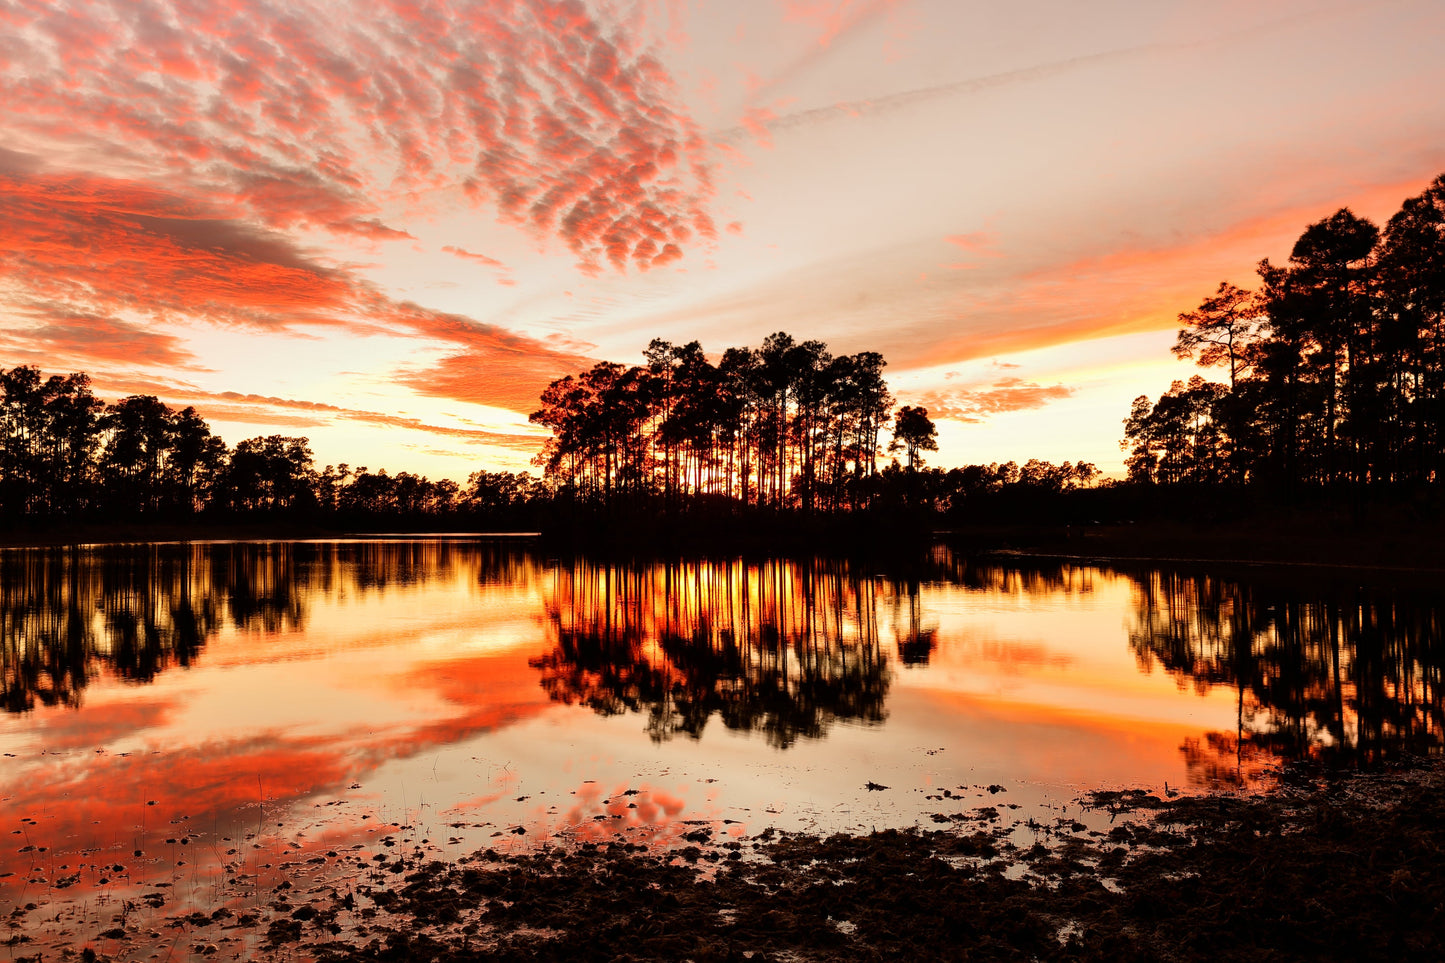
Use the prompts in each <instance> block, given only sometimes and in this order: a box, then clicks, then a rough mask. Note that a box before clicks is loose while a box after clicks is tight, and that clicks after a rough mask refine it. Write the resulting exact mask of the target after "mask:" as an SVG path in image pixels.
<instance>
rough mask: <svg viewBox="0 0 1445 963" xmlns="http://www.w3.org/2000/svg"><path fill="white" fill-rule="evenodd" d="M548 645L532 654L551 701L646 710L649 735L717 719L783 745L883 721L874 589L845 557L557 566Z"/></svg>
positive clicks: (692, 728) (610, 710)
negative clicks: (834, 727)
mask: <svg viewBox="0 0 1445 963" xmlns="http://www.w3.org/2000/svg"><path fill="white" fill-rule="evenodd" d="M546 611H547V618H548V620H549V622H550V624H551V630H552V632H553V633H554V635H555V646H554V648H553V650H552V651H551V652H549V653H547V654H546V655H544V656H541V657H539V658H537V659H534V660H533V661H532V665H533V666H534V667H536V668H538V669H540V670H541V672H542V686H543V688H545V689H546V691H547V692H548V694H549V695H550V696H551V697H552V698H554V699H557V700H558V701H561V702H566V703H569V704H572V703H578V704H582V705H586V706H590V707H591V708H592V709H594V710H596V711H597V712H599V713H603V714H607V715H614V714H618V713H623V712H645V713H646V714H647V731H648V733H649V734H650V735H651V736H652V738H653V739H654V740H658V741H660V740H663V739H667V738H670V737H672V736H674V735H676V734H678V733H683V734H686V735H688V736H691V737H693V738H697V737H699V736H700V735H701V734H702V731H703V728H704V726H705V725H706V724H707V722H708V720H709V719H711V718H712V716H713V715H714V714H715V715H717V716H718V718H719V719H720V720H721V721H722V723H723V725H725V726H727V727H728V728H730V729H739V730H756V731H761V732H763V733H765V734H766V736H767V739H768V741H769V743H771V744H773V745H775V746H778V747H786V746H789V745H792V744H793V743H794V742H795V741H796V740H797V739H798V738H800V737H802V738H818V737H820V736H822V735H823V734H824V732H825V731H826V730H827V728H828V726H829V725H830V724H831V723H832V722H833V721H835V720H840V719H841V720H849V721H853V722H862V723H877V722H881V721H882V720H883V718H884V699H885V697H886V695H887V692H888V682H889V668H888V660H887V658H886V657H885V656H884V654H883V653H882V652H881V651H880V648H879V644H878V612H877V594H876V592H875V590H874V587H873V585H872V583H871V580H870V579H868V578H867V577H860V576H859V575H857V574H856V573H854V572H853V571H852V570H850V568H849V566H848V565H847V564H846V563H844V562H839V561H827V560H821V559H820V560H813V561H807V562H793V561H767V562H757V563H752V562H743V561H737V560H734V561H715V562H714V561H701V562H682V563H659V564H655V565H634V566H626V565H611V564H597V563H592V562H588V561H584V560H578V561H575V562H572V563H569V564H563V565H559V566H557V567H556V568H555V569H554V570H553V572H552V579H551V586H550V589H549V590H548V593H547V597H546Z"/></svg>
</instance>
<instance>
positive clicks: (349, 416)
mask: <svg viewBox="0 0 1445 963" xmlns="http://www.w3.org/2000/svg"><path fill="white" fill-rule="evenodd" d="M97 384H98V386H99V387H101V388H111V389H115V388H119V390H121V391H123V392H130V393H136V394H153V395H156V396H158V397H160V398H161V399H162V400H164V401H166V402H167V403H169V404H171V405H173V406H177V407H182V406H186V405H190V406H193V407H195V409H196V410H197V411H199V412H200V413H201V415H202V416H203V417H205V418H206V419H208V420H220V421H238V422H243V423H248V424H258V425H286V426H288V427H291V428H299V429H305V428H317V427H322V426H325V425H330V424H333V423H335V422H337V421H355V422H361V423H363V424H369V425H375V426H377V427H381V428H401V429H404V430H407V431H417V432H421V433H423V434H428V435H434V436H437V437H442V438H451V439H454V440H457V441H461V442H464V443H466V444H471V445H496V446H499V447H503V448H509V449H513V450H516V451H524V452H533V451H536V449H537V448H538V446H539V444H540V442H541V438H540V437H539V436H538V435H535V434H526V433H514V432H499V431H490V430H487V429H484V428H465V427H456V426H451V425H434V424H431V423H428V422H426V421H423V420H422V419H420V418H413V417H409V416H407V415H397V414H391V413H388V412H382V411H368V410H366V409H363V408H345V407H342V406H340V405H333V404H328V403H326V402H323V401H307V400H304V399H297V398H279V397H275V396H272V395H258V394H247V393H242V392H239V391H201V390H199V389H196V388H193V387H191V386H188V385H182V384H169V383H165V382H134V381H131V382H126V381H117V382H109V381H104V380H102V381H98V382H97ZM487 403H493V402H487ZM527 404H530V405H532V406H533V407H535V405H536V398H533V399H531V401H530V402H528V403H527Z"/></svg>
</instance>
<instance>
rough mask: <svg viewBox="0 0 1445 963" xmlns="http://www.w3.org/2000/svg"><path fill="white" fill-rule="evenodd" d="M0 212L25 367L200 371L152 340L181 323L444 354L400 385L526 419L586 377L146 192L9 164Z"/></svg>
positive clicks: (503, 335)
mask: <svg viewBox="0 0 1445 963" xmlns="http://www.w3.org/2000/svg"><path fill="white" fill-rule="evenodd" d="M0 208H3V209H4V210H5V211H6V212H7V217H6V218H5V219H4V220H3V221H0V261H3V262H4V263H5V264H6V265H7V270H6V272H5V274H4V275H3V276H0V291H4V292H5V293H6V294H7V295H8V299H9V301H10V303H11V305H12V311H13V312H14V314H15V315H16V316H18V317H19V318H23V319H28V320H30V321H31V322H32V324H31V325H30V326H28V327H17V328H12V329H10V330H8V331H6V332H4V333H3V334H0V345H5V346H7V347H8V348H10V349H11V350H13V351H15V352H17V353H20V354H23V355H24V358H25V360H36V361H38V362H40V363H44V364H48V365H53V364H55V363H56V362H60V363H62V364H64V365H70V366H74V367H77V368H94V367H97V366H98V367H102V368H104V367H107V366H116V367H120V366H125V367H130V368H132V369H133V368H135V367H136V366H137V365H140V366H152V367H164V368H176V367H190V366H194V363H195V359H194V357H193V356H192V355H191V353H190V352H189V351H188V350H187V349H186V348H185V347H184V344H183V342H182V340H181V338H179V337H178V336H176V335H173V334H169V333H166V332H164V331H161V330H159V329H158V327H157V325H162V324H166V323H168V322H172V321H175V320H199V321H204V322H208V323H211V324H217V325H223V326H231V327H252V328H261V329H265V330H270V331H294V330H295V329H296V328H297V327H298V326H303V325H325V326H329V327H346V328H347V329H348V330H350V331H352V332H354V333H357V334H365V335H378V334H382V335H391V336H395V337H407V338H423V339H426V340H430V341H439V342H443V343H447V344H450V345H453V346H455V347H456V348H458V349H460V350H459V353H458V354H456V355H454V356H452V357H451V358H449V359H447V361H446V362H444V363H443V365H442V366H441V367H442V369H443V370H441V371H439V372H438V374H439V375H440V376H441V377H440V378H433V377H430V376H428V375H427V374H426V373H420V374H419V373H416V372H406V373H403V375H402V376H401V378H400V380H401V381H402V383H404V384H408V385H411V386H413V387H415V388H417V390H420V391H422V392H423V393H424V394H428V395H434V396H441V397H451V398H458V399H460V400H467V401H476V402H479V403H482V404H489V405H497V406H501V407H506V408H511V409H513V410H516V411H520V412H528V411H531V410H532V408H534V407H535V406H536V401H537V397H538V396H539V395H540V394H541V390H542V388H543V387H545V386H546V384H547V383H548V382H549V381H551V380H553V379H554V378H557V377H560V376H561V375H563V374H565V373H569V372H571V371H575V370H577V369H578V368H580V367H585V366H586V365H587V364H588V363H589V362H588V361H587V359H585V358H582V357H580V356H579V355H577V354H576V353H574V352H571V351H559V350H557V349H555V348H553V347H552V346H550V345H548V344H547V343H545V342H542V341H538V340H536V339H533V338H528V337H525V336H523V335H519V334H516V333H514V332H510V331H506V330H504V329H501V328H498V327H496V326H494V325H488V324H482V323H479V322H476V321H473V320H472V319H470V318H466V317H464V316H461V315H454V314H446V313H443V312H437V311H432V310H429V309H426V308H423V307H420V306H418V305H415V304H411V303H408V302H399V301H395V300H393V299H391V298H389V297H387V296H386V295H384V294H382V293H381V292H379V291H377V290H376V289H375V288H374V287H372V286H371V285H369V284H368V283H367V282H365V281H363V280H361V279H360V278H358V277H356V276H355V275H353V274H351V273H349V272H347V271H345V270H342V269H340V268H334V267H330V266H326V265H323V264H320V263H318V262H317V261H316V260H314V259H313V258H311V257H309V256H308V255H306V254H304V253H303V252H302V251H301V250H300V249H299V248H298V247H297V246H296V245H295V244H293V243H292V242H291V241H290V240H289V239H287V238H286V237H285V236H284V235H281V234H278V233H277V232H275V231H273V230H271V229H269V228H265V227H261V226H257V225H254V224H252V223H250V222H248V221H246V220H242V219H239V218H236V217H228V216H225V212H224V210H222V209H217V208H215V207H213V206H211V205H208V204H205V203H202V202H199V201H196V200H191V199H188V198H185V197H181V196H178V195H175V194H172V193H169V192H166V191H162V190H159V189H157V188H153V187H150V186H148V185H145V184H142V183H137V182H131V181H123V180H117V179H113V178H100V177H94V176H87V175H64V174H57V173H52V172H48V171H46V170H44V169H43V168H41V167H40V165H39V164H38V162H35V161H33V159H27V158H24V157H23V156H21V155H18V154H15V153H14V152H8V153H7V154H5V155H0ZM674 256H681V255H680V252H678V251H677V249H676V247H675V246H672V245H668V247H667V248H664V249H663V250H662V251H659V252H657V253H655V254H654V255H653V256H652V261H653V262H661V263H665V262H666V260H667V259H669V258H672V257H674ZM122 315H123V316H126V318H124V319H123V318H122V317H121V316H122ZM129 318H137V319H143V321H144V322H149V323H142V321H138V320H129ZM458 372H465V374H461V375H458ZM167 394H168V395H170V396H173V395H174V393H173V392H168V393H167ZM228 400H232V401H233V400H234V399H228ZM333 410H334V411H336V412H338V413H340V412H341V409H333ZM230 414H232V415H238V414H240V413H239V412H237V411H235V410H233V411H231V412H230ZM378 417H380V416H378V415H376V414H375V413H367V414H366V415H365V416H364V418H365V419H369V420H373V421H375V420H376V419H377V418H378ZM403 420H404V419H401V420H394V421H393V422H392V423H393V424H395V425H397V426H402V424H401V423H402V421H403ZM283 423H288V424H314V423H315V422H314V421H300V422H298V421H297V420H296V419H295V418H294V417H292V418H291V420H290V421H287V422H283ZM407 427H418V428H423V429H424V430H428V431H432V432H433V433H436V432H443V433H445V432H446V431H447V429H441V428H436V427H434V426H422V425H420V423H417V424H415V425H407ZM484 434H486V433H481V432H479V433H477V437H480V436H481V435H484ZM492 437H502V436H492ZM511 440H512V441H515V440H516V439H511Z"/></svg>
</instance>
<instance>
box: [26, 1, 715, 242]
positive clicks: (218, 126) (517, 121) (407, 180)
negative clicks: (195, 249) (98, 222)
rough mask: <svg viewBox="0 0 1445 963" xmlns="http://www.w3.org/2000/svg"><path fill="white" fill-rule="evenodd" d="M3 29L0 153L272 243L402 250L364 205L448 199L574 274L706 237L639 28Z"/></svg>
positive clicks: (310, 9)
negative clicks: (245, 222) (125, 181)
mask: <svg viewBox="0 0 1445 963" xmlns="http://www.w3.org/2000/svg"><path fill="white" fill-rule="evenodd" d="M3 16H4V19H5V21H6V24H7V31H6V32H7V33H8V34H9V36H10V37H11V38H12V40H11V42H9V43H4V44H0V101H3V102H4V103H5V104H6V112H5V117H4V118H3V120H0V133H3V134H4V135H5V139H6V140H7V141H8V142H9V143H11V144H29V145H32V146H33V147H35V148H40V147H44V148H45V149H47V150H56V149H63V150H64V151H65V152H66V153H67V155H68V156H76V155H77V154H78V153H84V154H88V155H90V156H94V157H97V158H104V159H105V162H106V163H107V164H111V163H113V164H124V165H125V167H126V168H127V169H128V170H131V171H143V172H146V173H147V175H148V176H151V177H157V178H160V177H163V178H165V179H166V182H167V183H168V184H170V185H172V186H173V187H174V188H175V189H176V190H177V191H178V192H182V193H187V194H191V195H193V196H201V197H205V198H207V199H208V200H210V201H212V202H217V203H220V202H226V203H228V204H234V205H236V206H237V207H238V208H240V209H241V211H243V212H244V213H245V215H246V216H247V217H248V218H250V219H255V220H256V221H258V222H259V223H261V224H263V225H266V226H269V227H272V228H277V229H290V228H293V227H309V228H313V229H320V230H327V231H331V232H333V233H336V234H338V235H342V236H360V237H363V238H367V239H371V240H386V239H400V238H405V237H409V236H410V235H408V234H407V233H406V232H405V231H402V230H400V229H398V228H396V227H394V226H392V225H388V224H386V223H384V222H383V221H382V220H381V219H380V211H381V205H382V202H383V201H386V202H391V203H389V204H388V208H390V207H392V206H394V204H395V203H404V204H405V203H409V202H410V200H411V199H412V198H415V197H419V196H423V193H424V192H425V191H428V190H431V189H434V188H446V187H453V186H464V187H465V188H466V189H467V196H469V197H470V198H471V199H472V200H473V202H474V203H475V204H477V205H478V206H479V207H484V208H485V209H487V210H489V211H491V212H493V213H496V214H499V215H500V216H501V217H502V218H503V219H504V220H507V221H511V222H513V223H516V224H518V225H520V226H524V227H526V228H528V229H530V230H532V231H534V232H536V233H537V234H539V235H541V236H551V237H554V238H556V239H558V240H560V241H561V242H562V243H564V244H566V245H567V246H568V247H569V248H570V249H571V250H572V251H573V252H574V253H575V254H576V255H577V256H578V258H579V259H580V260H581V261H582V262H583V263H584V264H589V265H597V264H600V263H602V262H603V261H604V260H605V261H609V262H611V263H612V264H614V265H616V266H619V267H621V266H625V265H626V264H628V263H634V262H635V263H637V264H638V265H648V264H652V263H653V257H652V256H651V255H650V254H648V253H647V252H646V249H645V248H644V250H643V252H642V253H634V252H636V251H637V249H638V247H639V245H640V244H642V242H643V241H644V240H647V239H649V238H650V239H651V240H652V242H653V244H654V245H656V246H657V247H658V248H659V249H661V248H662V247H664V246H665V245H666V244H668V243H670V244H674V245H676V246H677V247H678V248H679V250H685V249H687V247H688V246H689V245H690V244H693V243H695V242H697V241H698V240H699V239H702V240H703V241H706V240H707V235H706V234H705V232H703V231H701V230H699V228H698V224H699V222H700V218H705V217H706V205H707V204H708V203H709V202H710V200H711V197H712V175H711V169H710V167H711V162H710V160H709V159H708V157H707V155H706V151H705V150H703V149H699V148H700V147H701V146H702V145H703V143H704V142H703V139H702V137H701V134H700V131H699V129H698V127H697V125H696V124H695V123H694V121H693V120H692V119H691V117H690V116H689V115H688V114H687V112H686V110H685V109H684V108H683V107H682V106H681V102H680V98H679V96H678V92H677V89H676V84H675V82H674V81H673V79H672V77H671V76H670V74H669V73H668V71H667V70H666V68H665V67H664V66H663V65H662V63H661V62H660V61H659V60H658V59H657V58H656V57H654V56H653V55H652V54H651V53H650V52H649V51H648V49H647V48H646V47H644V46H643V40H642V35H643V34H645V33H646V31H645V30H644V29H640V28H639V25H637V24H634V23H632V22H623V21H620V20H615V19H613V18H611V17H610V16H609V15H606V14H603V13H598V12H593V11H591V10H589V9H588V7H586V6H584V5H583V4H582V3H580V2H576V0H487V2H481V0H473V2H458V3H455V4H446V5H444V4H434V3H417V4H410V3H383V4H380V5H373V6H372V7H370V8H368V9H367V11H366V15H365V16H364V17H350V16H348V17H344V18H338V17H337V16H336V11H335V9H334V8H333V7H331V6H330V5H327V4H323V3H319V2H306V0H301V2H297V3H286V4H280V3H276V2H274V0H236V2H233V3H228V4H224V5H216V4H211V3H207V2H202V0H61V2H59V3H56V4H37V5H20V4H14V3H11V4H6V5H5V6H4V8H3ZM640 26H641V27H645V24H643V25H640ZM656 234H660V235H661V237H656V236H654V235H656ZM623 252H625V254H624V253H623Z"/></svg>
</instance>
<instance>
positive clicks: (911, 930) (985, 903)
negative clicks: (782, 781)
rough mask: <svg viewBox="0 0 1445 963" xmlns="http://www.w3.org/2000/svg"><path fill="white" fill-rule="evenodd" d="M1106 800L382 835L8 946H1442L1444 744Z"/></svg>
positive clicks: (1427, 955) (472, 951) (786, 956)
mask: <svg viewBox="0 0 1445 963" xmlns="http://www.w3.org/2000/svg"><path fill="white" fill-rule="evenodd" d="M1083 802H1084V803H1085V804H1086V805H1087V806H1089V807H1090V808H1093V809H1095V810H1097V811H1098V812H1100V813H1104V814H1107V815H1108V816H1109V817H1110V819H1111V822H1110V823H1109V828H1108V829H1107V830H1099V829H1093V830H1090V829H1088V828H1087V827H1086V826H1085V825H1084V824H1083V823H1080V822H1077V821H1075V820H1072V819H1070V818H1068V817H1061V818H1058V819H1056V820H1055V821H1054V823H1053V824H1052V825H1044V824H1040V823H1037V822H1034V821H1030V822H1029V823H1023V824H1007V823H1006V822H1001V821H1000V820H998V819H997V818H996V817H997V811H996V810H995V811H994V812H993V813H990V812H988V810H990V809H994V807H990V806H983V807H977V808H974V809H968V810H962V811H960V812H940V813H938V814H937V815H936V816H935V819H934V821H933V822H934V825H935V826H938V827H940V828H930V829H916V830H911V831H897V830H888V831H883V832H877V833H872V834H868V835H861V836H848V835H836V836H829V837H816V836H808V835H801V834H785V833H780V832H777V831H774V830H769V831H766V832H764V833H762V834H759V835H758V836H757V837H753V838H745V839H741V840H740V839H733V838H731V837H728V836H725V835H722V834H714V832H713V830H712V829H711V828H709V827H705V826H704V827H699V828H698V829H697V830H696V831H694V832H693V833H690V834H689V835H688V836H687V838H686V840H685V841H686V842H687V844H688V845H686V846H684V847H682V848H674V849H671V850H667V851H657V850H649V849H647V848H645V847H643V846H641V845H639V844H635V843H624V842H610V843H609V842H604V843H579V844H576V845H573V846H570V847H569V848H565V849H563V848H557V847H550V848H543V849H540V850H537V851H533V852H526V853H503V852H497V851H495V850H484V851H481V852H478V853H474V854H472V855H469V856H463V857H460V858H458V859H455V860H451V861H442V860H437V859H434V858H431V857H430V856H429V855H428V854H425V853H423V852H422V851H421V850H413V851H412V853H411V854H406V853H404V852H401V853H398V854H397V855H396V856H394V857H388V856H380V855H378V856H377V857H376V858H375V859H374V860H372V861H371V865H370V866H368V867H367V868H366V870H365V871H364V872H358V873H354V874H352V875H351V876H349V877H348V878H347V879H345V880H343V881H340V885H336V886H331V887H329V888H325V887H323V888H320V889H317V888H311V889H309V890H304V891H303V888H302V887H296V888H293V887H290V886H288V885H287V884H286V883H284V882H283V883H282V884H280V885H278V886H277V887H276V888H275V890H274V891H273V893H272V897H271V899H270V901H269V902H267V903H265V904H262V905H261V906H259V907H258V908H257V909H256V910H254V911H248V912H245V913H241V914H236V913H232V912H231V911H230V910H229V909H227V908H226V907H220V908H218V909H216V910H215V911H214V912H212V913H209V914H208V913H205V912H199V911H192V912H189V913H187V914H185V915H181V914H179V913H178V914H177V915H175V916H174V918H162V915H161V914H162V913H163V910H160V909H158V908H154V907H153V909H155V915H152V916H151V917H149V918H148V919H147V921H146V924H145V925H137V922H136V920H134V919H132V918H131V917H130V916H129V915H128V914H125V913H122V914H118V918H117V919H114V920H111V921H110V922H108V923H97V924H95V926H96V928H95V931H94V932H93V933H92V934H90V939H89V940H88V941H85V942H84V943H83V944H82V943H81V942H77V943H76V944H75V945H74V946H73V947H67V948H65V949H63V950H61V951H60V954H59V956H58V957H56V956H54V955H53V954H52V955H50V956H46V955H44V954H43V953H34V954H32V955H29V956H27V955H26V953H27V948H26V942H27V941H26V937H25V932H26V921H27V918H39V917H40V916H43V914H44V913H45V907H44V906H41V905H29V906H28V907H25V906H22V907H17V908H16V909H15V910H14V911H13V913H12V914H11V917H10V919H9V920H8V924H9V927H10V938H9V939H8V940H7V941H5V942H4V946H5V949H4V950H0V953H3V954H4V956H5V957H6V958H9V959H13V960H39V959H42V958H43V959H54V958H59V959H82V960H129V959H138V960H148V959H162V958H169V959H205V958H210V957H212V956H217V955H218V954H223V953H224V952H225V950H226V949H227V948H228V945H229V946H234V945H236V944H237V943H238V942H239V941H242V940H244V942H245V943H246V944H247V945H249V946H250V947H252V955H253V956H255V957H259V958H272V959H281V960H296V961H306V960H317V961H323V963H353V961H403V960H406V961H410V960H435V961H442V963H461V961H472V960H536V959H568V960H579V959H580V960H683V959H691V960H699V961H704V960H743V959H750V960H759V961H762V960H825V961H831V960H873V959H901V958H909V959H920V958H923V959H980V960H1036V959H1066V960H1231V959H1234V960H1252V961H1254V960H1321V959H1349V960H1392V961H1397V960H1439V959H1445V909H1442V907H1445V764H1442V761H1441V760H1439V759H1435V760H1419V761H1414V762H1411V763H1404V764H1397V765H1395V766H1393V767H1391V768H1389V769H1387V770H1384V771H1380V772H1375V773H1371V774H1363V775H1360V774H1356V775H1349V776H1343V777H1333V776H1329V775H1326V774H1323V773H1318V772H1311V771H1307V770H1293V771H1291V772H1289V773H1287V774H1286V775H1285V777H1284V778H1282V779H1281V782H1280V785H1279V787H1278V788H1277V789H1276V790H1274V791H1273V792H1271V793H1269V794H1267V795H1258V796H1244V795H1214V796H1196V797H1184V798H1175V799H1171V798H1162V797H1160V796H1158V795H1154V794H1149V793H1145V792H1141V791H1130V792H1098V793H1092V794H1090V795H1089V796H1087V797H1085V799H1084V800H1083Z"/></svg>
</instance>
